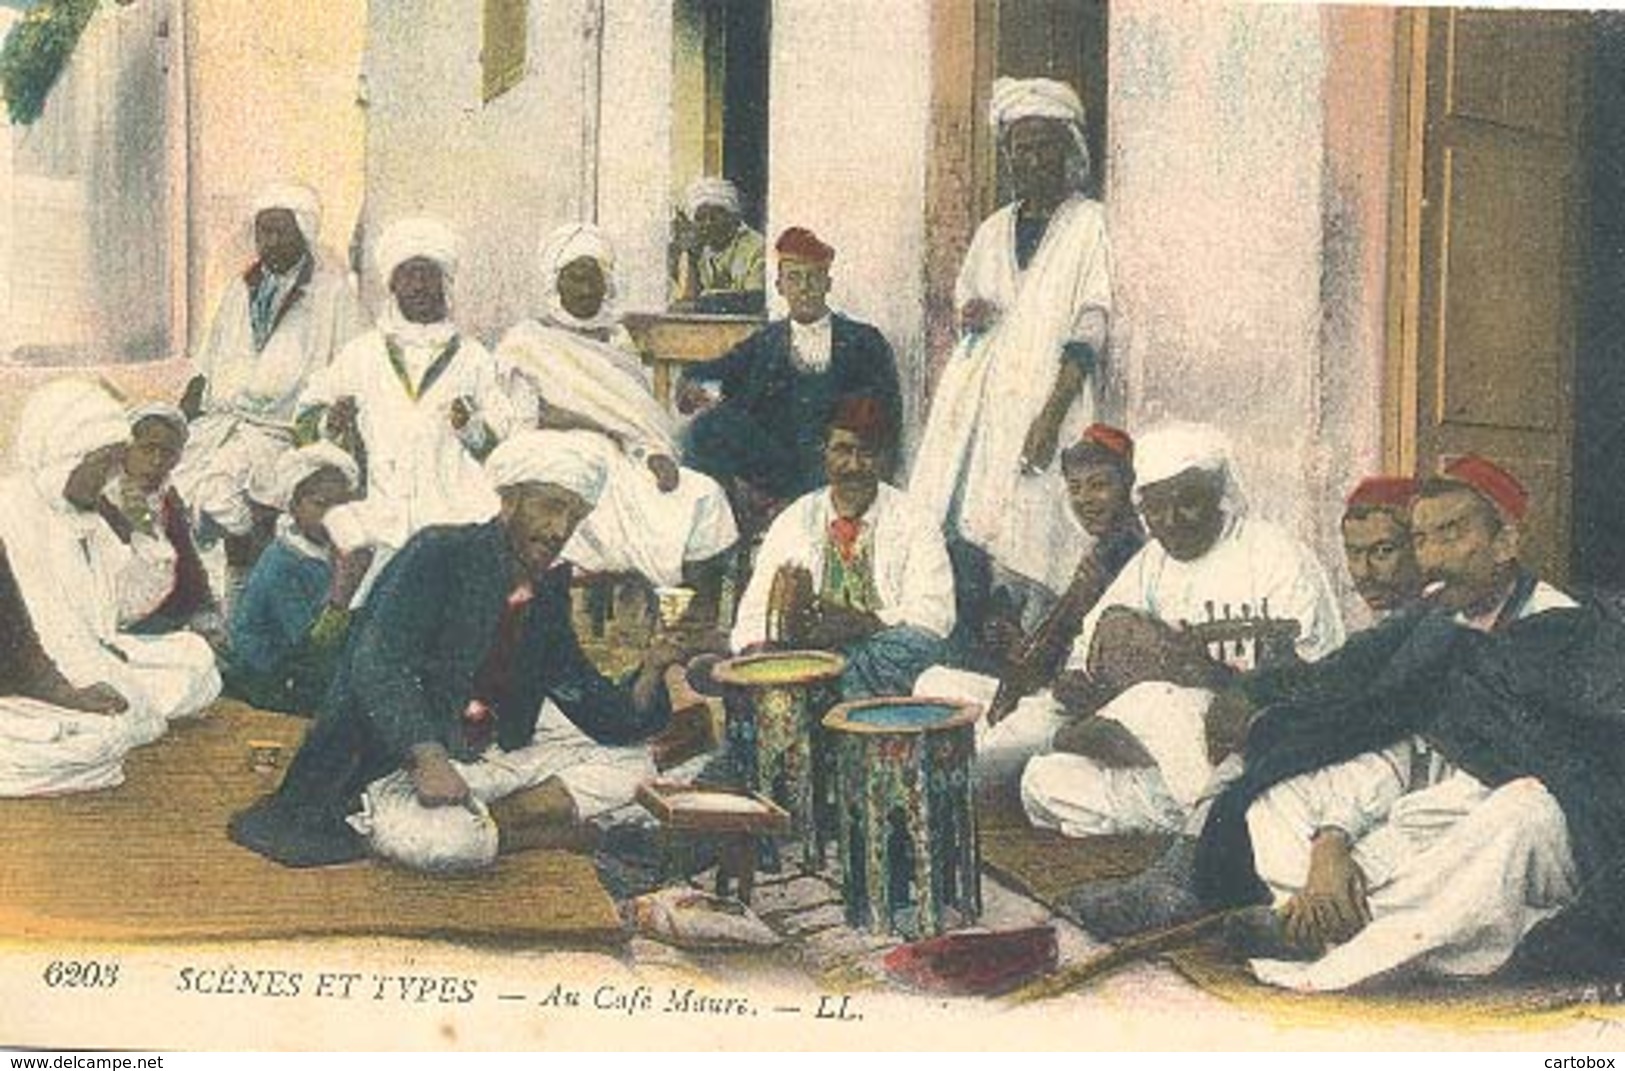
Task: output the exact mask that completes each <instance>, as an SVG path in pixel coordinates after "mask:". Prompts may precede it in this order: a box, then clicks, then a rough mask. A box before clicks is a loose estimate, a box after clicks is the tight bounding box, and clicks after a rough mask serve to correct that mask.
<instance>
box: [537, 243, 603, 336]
mask: <svg viewBox="0 0 1625 1071" xmlns="http://www.w3.org/2000/svg"><path fill="white" fill-rule="evenodd" d="M582 257H589V258H591V259H592V260H595V261H597V262H598V267H599V268H600V269H601V270H602V271H603V273H604V303H603V304H602V305H601V306H599V308H598V312H597V314H596V315H594V316H593V317H592V319H590V320H583V319H581V318H580V317H577V316H575V315H573V314H571V312H570V310H569V309H566V308H565V307H564V303H563V302H562V301H560V300H559V286H558V283H559V272H560V271H562V270H563V269H564V266H565V265H566V264H569V263H571V262H573V261H576V260H580V259H581V258H582ZM541 265H542V306H543V310H544V311H545V312H546V314H547V318H548V319H550V320H552V321H553V322H554V323H556V324H559V325H561V326H563V327H569V328H573V329H575V330H577V331H599V330H603V329H604V328H609V327H614V326H615V325H616V324H618V323H620V313H619V311H618V310H617V309H616V307H615V298H616V293H617V289H618V288H617V286H616V281H615V246H614V245H613V244H612V243H611V242H610V240H609V236H608V235H606V234H605V233H604V232H603V231H601V230H599V229H598V228H597V227H596V226H594V225H593V224H591V223H567V224H565V225H564V226H562V227H560V228H559V229H557V230H555V231H554V232H553V233H552V234H550V235H548V236H547V240H546V241H545V242H543V243H542V252H541Z"/></svg>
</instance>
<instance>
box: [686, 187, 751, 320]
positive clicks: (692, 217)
mask: <svg viewBox="0 0 1625 1071" xmlns="http://www.w3.org/2000/svg"><path fill="white" fill-rule="evenodd" d="M743 208H744V206H743V205H742V204H741V202H740V199H739V190H738V188H736V187H735V186H734V184H733V183H731V182H729V181H728V180H727V179H722V178H713V177H711V176H709V175H702V176H700V177H699V178H697V179H695V180H694V181H693V182H691V183H689V186H688V190H687V191H686V192H685V195H684V198H683V212H682V213H681V214H680V215H678V217H677V219H676V220H675V221H674V223H673V227H672V244H671V249H670V260H671V307H672V309H673V310H674V311H678V312H702V313H735V314H738V313H757V314H759V313H760V312H761V311H762V303H763V299H764V297H765V288H766V283H767V245H766V243H765V242H764V241H763V239H762V236H761V234H760V233H758V232H757V231H755V230H753V229H752V228H751V227H750V226H748V225H747V224H746V223H745V222H744V220H743V219H741V218H740V215H741V212H742V211H743Z"/></svg>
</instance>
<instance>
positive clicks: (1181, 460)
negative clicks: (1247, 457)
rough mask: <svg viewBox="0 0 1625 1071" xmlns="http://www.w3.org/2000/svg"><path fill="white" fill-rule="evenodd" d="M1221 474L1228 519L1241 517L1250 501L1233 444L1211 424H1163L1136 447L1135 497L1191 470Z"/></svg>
mask: <svg viewBox="0 0 1625 1071" xmlns="http://www.w3.org/2000/svg"><path fill="white" fill-rule="evenodd" d="M1193 469H1194V470H1197V471H1200V472H1212V473H1216V474H1218V476H1219V477H1220V479H1221V480H1222V481H1223V488H1224V491H1223V495H1224V497H1223V505H1224V511H1225V516H1227V517H1231V518H1235V517H1239V516H1240V515H1241V512H1242V510H1243V508H1244V507H1245V504H1246V500H1245V498H1244V497H1243V495H1242V491H1241V481H1240V480H1239V479H1238V478H1237V476H1236V471H1235V459H1234V457H1233V456H1232V453H1231V448H1230V440H1229V439H1228V438H1227V437H1226V436H1225V434H1224V432H1222V431H1220V430H1219V429H1218V428H1215V427H1214V426H1213V425H1211V424H1192V423H1187V422H1184V421H1175V422H1174V423H1171V424H1163V425H1161V426H1160V427H1157V428H1155V429H1153V430H1151V431H1148V432H1146V433H1145V435H1144V436H1142V437H1141V438H1139V439H1137V440H1136V441H1135V443H1134V497H1135V500H1136V501H1138V500H1139V498H1140V496H1141V495H1142V494H1143V493H1144V491H1145V489H1146V488H1147V487H1149V486H1151V485H1152V484H1156V483H1161V482H1162V481H1164V480H1170V479H1173V478H1174V477H1175V476H1178V475H1179V474H1180V473H1182V472H1190V471H1191V470H1193Z"/></svg>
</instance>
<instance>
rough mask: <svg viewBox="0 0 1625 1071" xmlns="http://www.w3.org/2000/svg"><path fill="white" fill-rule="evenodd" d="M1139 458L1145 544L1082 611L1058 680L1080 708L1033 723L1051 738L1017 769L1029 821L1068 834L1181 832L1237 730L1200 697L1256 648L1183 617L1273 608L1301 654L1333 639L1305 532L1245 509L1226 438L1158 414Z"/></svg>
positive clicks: (1247, 661) (1337, 635)
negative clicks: (1190, 632)
mask: <svg viewBox="0 0 1625 1071" xmlns="http://www.w3.org/2000/svg"><path fill="white" fill-rule="evenodd" d="M1135 458H1136V465H1135V468H1136V472H1137V477H1138V479H1137V483H1136V485H1135V499H1136V501H1137V503H1138V504H1139V507H1140V514H1141V516H1142V518H1143V519H1144V521H1145V526H1146V530H1147V532H1148V533H1149V534H1150V536H1151V542H1149V543H1147V544H1146V546H1145V547H1144V548H1143V549H1142V550H1141V551H1140V553H1139V554H1138V555H1136V556H1135V557H1134V559H1133V560H1131V561H1130V562H1129V563H1128V565H1127V566H1125V567H1124V569H1123V571H1122V572H1121V573H1119V574H1118V576H1117V579H1116V580H1114V581H1113V582H1112V584H1111V586H1110V587H1109V588H1107V589H1106V592H1105V594H1104V595H1102V596H1101V598H1100V601H1099V602H1098V603H1097V604H1096V606H1095V608H1094V610H1092V611H1091V612H1090V614H1089V615H1088V617H1086V618H1085V619H1084V623H1083V629H1082V632H1081V634H1080V635H1079V638H1078V642H1077V644H1076V645H1075V646H1074V648H1073V654H1072V659H1071V661H1070V662H1069V664H1068V670H1069V672H1068V673H1067V674H1064V675H1063V678H1062V680H1061V681H1060V682H1058V683H1057V685H1056V689H1055V691H1056V694H1057V696H1058V697H1060V698H1061V699H1062V700H1063V702H1067V703H1068V704H1069V706H1071V707H1072V708H1073V709H1072V711H1071V713H1072V714H1073V715H1074V716H1073V717H1071V718H1069V719H1068V721H1067V723H1066V724H1065V725H1064V726H1057V725H1056V724H1055V722H1054V721H1051V722H1049V723H1048V724H1045V725H1040V726H1037V727H1036V731H1039V732H1042V733H1048V734H1050V736H1051V746H1052V748H1053V751H1052V753H1051V754H1044V755H1039V756H1037V757H1035V758H1033V759H1032V760H1031V761H1029V762H1028V763H1027V766H1026V769H1025V770H1024V771H1023V773H1022V780H1021V795H1022V803H1023V805H1024V807H1025V808H1026V811H1027V815H1028V817H1029V818H1030V819H1031V820H1032V821H1033V824H1035V825H1037V826H1040V827H1043V828H1048V829H1056V830H1059V831H1061V832H1062V833H1064V834H1066V835H1068V836H1080V837H1081V836H1093V835H1099V834H1112V833H1135V832H1175V831H1178V830H1179V829H1180V828H1182V827H1183V826H1184V825H1185V823H1186V821H1187V820H1188V819H1189V817H1190V814H1191V811H1192V808H1193V807H1194V806H1195V805H1196V803H1197V802H1198V800H1199V799H1201V798H1202V797H1203V795H1204V794H1205V793H1206V791H1207V789H1208V787H1209V782H1210V780H1211V779H1212V777H1213V774H1214V770H1215V767H1216V766H1217V764H1218V763H1219V762H1220V761H1221V760H1222V759H1223V757H1224V756H1225V755H1227V754H1229V752H1230V751H1231V750H1232V749H1233V747H1234V744H1235V743H1236V742H1237V741H1236V739H1235V732H1236V731H1237V729H1238V727H1236V726H1232V725H1228V724H1223V725H1221V724H1216V723H1210V722H1209V720H1208V714H1209V708H1210V707H1213V708H1214V713H1215V714H1219V713H1222V712H1223V711H1224V708H1222V705H1214V704H1213V703H1212V698H1213V694H1214V692H1213V689H1214V688H1215V687H1217V686H1219V685H1220V684H1222V683H1223V681H1224V680H1225V679H1226V677H1227V676H1229V675H1230V674H1232V673H1233V672H1234V671H1235V670H1238V669H1250V668H1252V666H1253V661H1254V659H1255V657H1256V651H1255V650H1254V649H1253V648H1251V647H1247V648H1244V649H1243V650H1242V651H1241V652H1239V657H1238V652H1237V651H1236V650H1235V649H1234V647H1233V646H1231V645H1226V647H1225V649H1224V655H1225V659H1226V661H1220V660H1218V659H1214V658H1212V657H1211V656H1210V655H1209V654H1208V653H1206V652H1204V651H1203V650H1201V649H1200V648H1199V647H1198V645H1196V644H1195V643H1194V642H1193V641H1191V640H1190V639H1189V637H1187V636H1186V635H1184V634H1183V633H1182V632H1181V631H1180V628H1181V627H1182V626H1184V625H1195V624H1199V623H1202V622H1204V621H1206V620H1209V619H1213V618H1214V617H1215V616H1217V615H1219V614H1221V613H1226V614H1227V613H1231V612H1233V613H1234V614H1235V615H1236V616H1237V617H1240V616H1242V615H1243V614H1246V613H1252V614H1255V615H1262V614H1263V613H1264V612H1265V610H1267V612H1268V616H1269V617H1271V618H1274V619H1277V620H1285V621H1291V622H1295V623H1296V625H1297V634H1296V640H1295V642H1294V644H1293V651H1294V653H1295V654H1296V656H1297V657H1298V658H1301V659H1304V660H1308V661H1312V660H1314V659H1317V658H1320V657H1321V656H1323V655H1325V654H1326V653H1327V652H1329V651H1331V650H1334V649H1336V648H1337V647H1338V646H1339V645H1341V644H1342V642H1343V622H1342V616H1341V614H1340V613H1339V611H1338V608H1337V602H1336V599H1335V598H1334V596H1333V594H1332V590H1331V585H1330V583H1329V582H1328V580H1327V578H1326V574H1325V571H1324V570H1323V569H1322V568H1321V566H1320V563H1319V562H1318V561H1317V560H1316V559H1315V556H1314V554H1313V553H1312V552H1311V551H1310V550H1309V549H1308V548H1307V547H1305V546H1304V545H1303V544H1302V543H1300V542H1298V541H1297V540H1296V539H1293V538H1292V537H1291V536H1289V535H1287V534H1286V533H1285V532H1283V531H1282V530H1281V529H1279V528H1277V527H1275V526H1274V525H1271V524H1269V523H1268V522H1265V521H1260V520H1258V519H1256V518H1254V517H1251V516H1249V514H1248V512H1247V507H1246V500H1245V497H1244V496H1243V494H1242V491H1241V486H1240V483H1239V481H1238V479H1237V477H1236V474H1235V472H1234V466H1233V463H1232V462H1231V459H1230V448H1229V444H1228V442H1227V441H1226V440H1225V438H1224V436H1223V435H1221V434H1220V433H1219V432H1218V431H1217V430H1216V429H1214V428H1211V427H1208V426H1205V425H1193V424H1171V425H1167V426H1165V427H1162V428H1160V429H1157V430H1155V431H1152V432H1150V433H1148V434H1147V435H1146V436H1145V437H1144V438H1143V439H1142V440H1141V441H1140V444H1139V448H1138V450H1137V451H1136V454H1135ZM1103 621H1104V626H1103ZM1097 631H1099V632H1100V633H1101V635H1100V636H1099V637H1098V642H1097V636H1096V633H1097ZM1229 663H1234V664H1229ZM1079 697H1083V698H1082V699H1081V700H1080V699H1079ZM1102 703H1104V705H1101V704H1102ZM1080 708H1081V709H1080ZM1090 713H1093V714H1094V716H1088V715H1089V714H1090ZM1078 715H1082V716H1078ZM1014 717H1015V715H1013V716H1012V719H1013V718H1014Z"/></svg>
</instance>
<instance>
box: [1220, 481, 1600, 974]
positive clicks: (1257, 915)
mask: <svg viewBox="0 0 1625 1071" xmlns="http://www.w3.org/2000/svg"><path fill="white" fill-rule="evenodd" d="M1527 508H1528V495H1527V492H1526V491H1525V490H1524V488H1523V487H1522V485H1520V484H1519V483H1518V481H1517V480H1516V478H1514V477H1513V476H1512V475H1511V474H1510V473H1508V472H1507V471H1506V470H1505V469H1503V468H1501V467H1500V466H1499V465H1497V464H1495V463H1494V462H1492V461H1489V460H1487V459H1485V458H1482V457H1478V456H1472V455H1469V456H1466V457H1462V458H1459V459H1457V460H1455V461H1453V462H1451V463H1450V464H1449V465H1447V466H1445V467H1444V469H1443V470H1442V474H1441V476H1440V477H1438V478H1435V479H1430V480H1427V481H1424V482H1423V483H1422V485H1421V487H1420V488H1419V490H1418V493H1417V497H1416V500H1415V504H1414V506H1413V507H1412V511H1411V533H1412V538H1413V541H1414V544H1415V549H1416V558H1417V563H1418V565H1419V566H1420V568H1421V574H1422V578H1423V579H1424V581H1426V584H1427V586H1426V589H1425V590H1426V591H1427V594H1428V597H1427V600H1426V603H1425V605H1423V606H1420V607H1418V608H1415V609H1413V610H1410V611H1406V612H1402V613H1400V614H1398V615H1396V616H1395V617H1394V618H1393V619H1391V620H1389V621H1386V622H1384V623H1383V624H1381V625H1379V626H1378V627H1377V628H1374V629H1372V630H1370V631H1368V632H1365V633H1362V634H1360V635H1359V636H1357V637H1355V639H1354V640H1352V641H1351V642H1350V643H1349V644H1348V645H1347V646H1346V647H1345V648H1344V649H1343V650H1342V651H1340V652H1338V653H1337V654H1336V655H1334V656H1333V657H1331V658H1329V659H1327V660H1325V661H1324V662H1322V663H1320V664H1318V665H1316V666H1312V667H1307V668H1306V669H1303V670H1301V671H1297V672H1293V673H1287V674H1282V675H1280V676H1278V677H1273V678H1272V677H1271V676H1269V675H1261V676H1260V677H1259V678H1258V679H1256V680H1254V681H1251V682H1248V683H1247V684H1246V686H1245V688H1244V691H1245V694H1246V697H1247V699H1248V700H1249V701H1250V702H1251V703H1252V705H1253V706H1255V707H1256V708H1257V709H1259V710H1261V712H1262V713H1261V714H1260V715H1259V717H1258V718H1257V719H1256V720H1255V721H1254V723H1253V725H1252V727H1251V729H1250V731H1249V736H1248V741H1247V745H1246V748H1245V758H1246V772H1245V773H1244V774H1243V775H1242V777H1241V778H1240V779H1239V780H1238V781H1237V782H1236V783H1235V784H1234V785H1232V786H1231V787H1230V788H1229V789H1228V790H1227V791H1226V792H1225V794H1224V795H1223V796H1222V797H1220V799H1219V801H1218V802H1217V804H1216V805H1215V807H1214V809H1213V813H1212V814H1211V816H1210V817H1209V820H1208V822H1207V825H1206V827H1205V828H1204V830H1203V834H1202V840H1201V843H1200V845H1199V849H1198V853H1197V860H1196V863H1197V865H1196V877H1197V888H1198V892H1199V893H1200V894H1201V895H1202V897H1203V899H1204V900H1205V901H1206V902H1207V903H1208V904H1209V905H1210V906H1216V907H1218V906H1234V905H1240V904H1248V903H1254V904H1258V905H1259V906H1258V907H1256V908H1254V909H1252V910H1250V911H1248V912H1245V913H1243V914H1242V915H1239V916H1237V918H1236V919H1234V920H1232V923H1231V927H1230V934H1229V936H1230V938H1231V940H1232V943H1233V944H1234V945H1235V946H1236V947H1237V949H1238V950H1239V951H1241V952H1242V953H1243V954H1245V955H1248V956H1249V957H1251V958H1252V969H1253V972H1254V973H1255V975H1257V977H1258V978H1260V979H1261V980H1263V981H1265V982H1268V983H1270V984H1274V985H1279V986H1284V987H1287V988H1292V989H1298V990H1305V991H1323V990H1335V989H1343V988H1346V987H1348V986H1351V985H1355V984H1357V983H1359V982H1363V981H1365V980H1367V979H1370V978H1374V977H1377V976H1381V975H1387V974H1389V973H1391V972H1395V971H1399V970H1402V969H1403V970H1408V971H1420V972H1425V973H1435V974H1445V975H1456V976H1461V975H1482V974H1488V973H1490V972H1493V971H1495V970H1497V969H1498V968H1500V967H1501V966H1502V965H1503V964H1505V963H1506V962H1507V960H1508V959H1509V957H1511V956H1512V954H1513V952H1514V950H1515V949H1517V950H1519V951H1520V952H1522V953H1524V954H1525V955H1527V956H1530V957H1531V958H1533V959H1535V960H1539V959H1542V958H1543V957H1545V956H1547V955H1548V954H1555V955H1557V956H1560V957H1564V958H1567V959H1568V960H1569V961H1570V962H1573V960H1574V956H1573V954H1574V953H1575V952H1576V950H1582V949H1583V950H1584V951H1585V952H1586V953H1587V954H1589V955H1590V956H1591V957H1592V958H1593V959H1596V960H1597V962H1607V961H1608V957H1610V956H1612V957H1614V958H1613V960H1612V962H1614V963H1615V964H1616V965H1617V962H1618V959H1617V956H1618V953H1619V950H1620V949H1621V947H1622V941H1621V939H1622V937H1625V902H1622V898H1621V896H1620V892H1619V890H1620V889H1621V884H1620V881H1619V877H1620V875H1621V873H1622V872H1625V863H1622V861H1625V671H1622V667H1625V630H1622V628H1621V627H1620V626H1619V625H1618V624H1617V623H1616V622H1612V621H1609V620H1607V619H1605V618H1603V617H1602V616H1600V615H1598V614H1596V613H1594V612H1591V611H1587V610H1583V609H1580V608H1578V607H1577V606H1576V604H1575V603H1574V601H1573V600H1571V599H1570V598H1568V597H1567V596H1566V595H1564V594H1563V593H1562V592H1560V591H1558V590H1556V589H1555V588H1553V587H1552V586H1551V585H1549V584H1546V583H1544V582H1542V581H1540V580H1538V579H1537V578H1536V577H1535V576H1534V575H1533V574H1531V573H1530V572H1529V571H1528V570H1527V569H1526V568H1524V566H1523V565H1522V564H1521V562H1520V560H1519V556H1518V551H1519V527H1520V523H1521V522H1522V520H1523V519H1524V516H1525V514H1526V512H1527ZM1521 944H1522V945H1523V946H1524V947H1523V948H1520V945H1521ZM1598 950H1604V951H1602V952H1599V951H1598ZM1599 957H1600V958H1599Z"/></svg>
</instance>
